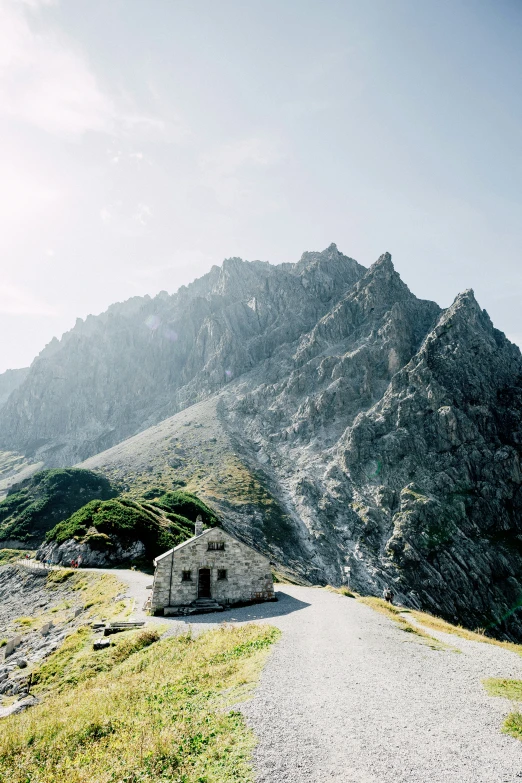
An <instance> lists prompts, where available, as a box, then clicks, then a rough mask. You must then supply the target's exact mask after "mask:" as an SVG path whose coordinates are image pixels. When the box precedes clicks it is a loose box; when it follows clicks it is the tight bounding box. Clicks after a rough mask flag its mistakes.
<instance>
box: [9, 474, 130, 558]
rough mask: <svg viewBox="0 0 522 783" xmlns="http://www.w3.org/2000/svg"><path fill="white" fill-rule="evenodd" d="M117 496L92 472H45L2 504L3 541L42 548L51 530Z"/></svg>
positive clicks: (14, 489)
mask: <svg viewBox="0 0 522 783" xmlns="http://www.w3.org/2000/svg"><path fill="white" fill-rule="evenodd" d="M116 495H117V491H116V489H115V488H114V487H113V486H112V484H111V483H110V482H109V481H108V480H107V479H106V478H105V477H104V476H100V475H99V474H98V473H93V471H91V470H83V469H79V468H55V469H52V470H42V471H40V472H38V473H35V474H34V475H33V476H31V477H30V478H28V479H25V481H21V482H20V483H19V484H15V485H14V486H13V487H11V489H10V490H9V492H8V493H7V497H6V498H4V500H2V501H1V502H0V540H7V539H16V540H17V541H22V542H24V543H28V544H34V546H38V545H39V544H40V543H41V542H42V541H43V540H44V538H45V534H46V533H47V531H48V530H51V528H53V527H54V526H55V525H56V524H57V523H58V522H61V521H62V520H63V519H67V517H70V516H71V514H73V513H74V512H75V511H77V510H78V509H79V508H80V507H81V506H83V505H84V504H85V503H87V502H88V501H90V500H93V499H94V498H99V499H101V500H105V499H108V498H112V497H115V496H116Z"/></svg>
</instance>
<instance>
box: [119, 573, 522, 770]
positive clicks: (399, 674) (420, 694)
mask: <svg viewBox="0 0 522 783" xmlns="http://www.w3.org/2000/svg"><path fill="white" fill-rule="evenodd" d="M113 573H115V574H117V575H119V576H120V577H123V578H124V579H125V581H128V582H129V583H130V584H133V588H132V590H133V593H134V595H135V596H136V598H137V602H138V604H139V603H140V601H141V597H142V595H145V594H146V593H145V592H144V586H145V583H146V582H148V583H149V584H150V581H151V579H150V577H148V578H145V577H143V576H142V575H140V576H139V577H137V578H134V576H131V575H132V574H133V573H134V572H121V571H117V572H116V571H115V572H113ZM138 582H139V585H138ZM278 597H279V600H278V602H277V603H273V604H259V605H257V606H253V607H245V608H242V609H237V610H230V611H227V612H223V613H220V614H219V615H198V616H195V617H191V618H190V619H187V620H185V619H174V618H172V619H166V618H158V621H159V622H161V623H162V624H165V623H168V626H169V629H170V630H169V632H170V633H177V632H179V630H180V629H181V628H183V627H186V626H187V625H191V626H192V628H193V630H195V631H197V630H204V629H206V628H208V627H213V626H214V625H215V624H216V622H223V621H227V622H252V621H267V622H270V623H271V624H273V625H277V626H278V627H279V628H281V630H282V631H283V635H282V638H281V640H280V642H278V644H277V645H276V646H275V647H274V649H273V652H272V654H271V656H270V658H269V660H268V663H267V665H266V667H265V669H264V671H263V673H262V676H261V681H260V683H259V686H258V688H257V689H256V692H255V695H254V698H253V699H252V700H251V701H250V702H248V703H246V704H244V705H241V710H242V712H243V713H244V715H245V716H246V718H247V721H248V723H249V724H250V725H251V726H252V728H253V729H254V731H255V733H256V735H257V737H258V738H259V744H258V747H257V749H256V752H255V767H256V772H257V778H256V780H257V783H268V782H270V783H323V782H324V781H326V782H329V781H337V782H338V783H341V782H342V783H516V781H517V780H522V743H521V742H520V741H519V740H515V739H513V738H512V737H509V736H506V735H504V734H502V733H501V731H500V727H501V724H502V721H503V718H504V717H505V715H506V714H507V713H508V712H510V710H511V709H512V705H511V704H510V703H509V702H507V701H505V700H503V699H498V698H492V697H490V696H488V695H487V694H486V692H485V690H484V688H483V686H482V684H481V681H482V680H483V679H484V678H486V677H515V678H517V679H522V657H520V656H518V655H517V654H516V653H512V652H509V651H508V650H504V649H502V648H499V647H494V646H492V645H488V644H482V643H477V642H469V641H467V640H464V639H459V638H458V637H455V636H448V635H446V634H439V633H436V632H431V633H433V635H434V636H437V637H438V638H439V639H441V640H443V641H445V642H447V643H449V644H450V645H452V646H453V647H454V648H456V649H454V650H433V649H431V648H430V647H429V646H427V645H426V644H423V643H421V642H420V641H419V639H418V637H415V636H414V635H412V634H406V633H404V631H401V630H400V629H399V628H398V627H397V626H396V625H395V624H394V623H393V621H391V620H389V619H388V618H386V617H383V616H382V615H379V614H377V613H376V612H374V611H373V610H372V609H370V608H369V607H367V606H365V605H363V604H360V603H358V602H356V601H354V600H352V599H349V598H345V597H344V596H341V595H338V594H332V593H329V592H328V591H326V590H321V589H317V588H306V587H293V586H289V585H284V586H283V585H282V586H281V589H280V590H279V591H278ZM143 600H144V599H143ZM458 651H460V652H458Z"/></svg>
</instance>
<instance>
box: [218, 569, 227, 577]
mask: <svg viewBox="0 0 522 783" xmlns="http://www.w3.org/2000/svg"><path fill="white" fill-rule="evenodd" d="M218 579H227V569H226V568H218Z"/></svg>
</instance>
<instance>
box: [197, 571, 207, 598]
mask: <svg viewBox="0 0 522 783" xmlns="http://www.w3.org/2000/svg"><path fill="white" fill-rule="evenodd" d="M198 598H210V568H200V569H199V579H198Z"/></svg>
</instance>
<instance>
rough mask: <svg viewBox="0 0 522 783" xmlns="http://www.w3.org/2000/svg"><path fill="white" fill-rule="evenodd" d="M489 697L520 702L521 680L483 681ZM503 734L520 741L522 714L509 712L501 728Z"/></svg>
mask: <svg viewBox="0 0 522 783" xmlns="http://www.w3.org/2000/svg"><path fill="white" fill-rule="evenodd" d="M483 684H484V687H485V689H486V690H487V692H488V693H489V695H490V696H500V697H502V698H504V699H510V700H511V701H518V702H522V680H505V679H498V678H496V677H491V678H489V679H488V680H484V681H483ZM502 731H503V732H504V734H510V735H511V736H512V737H515V739H519V740H522V712H520V710H516V711H515V712H510V714H509V715H508V716H507V718H506V719H505V721H504V725H503V726H502Z"/></svg>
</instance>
